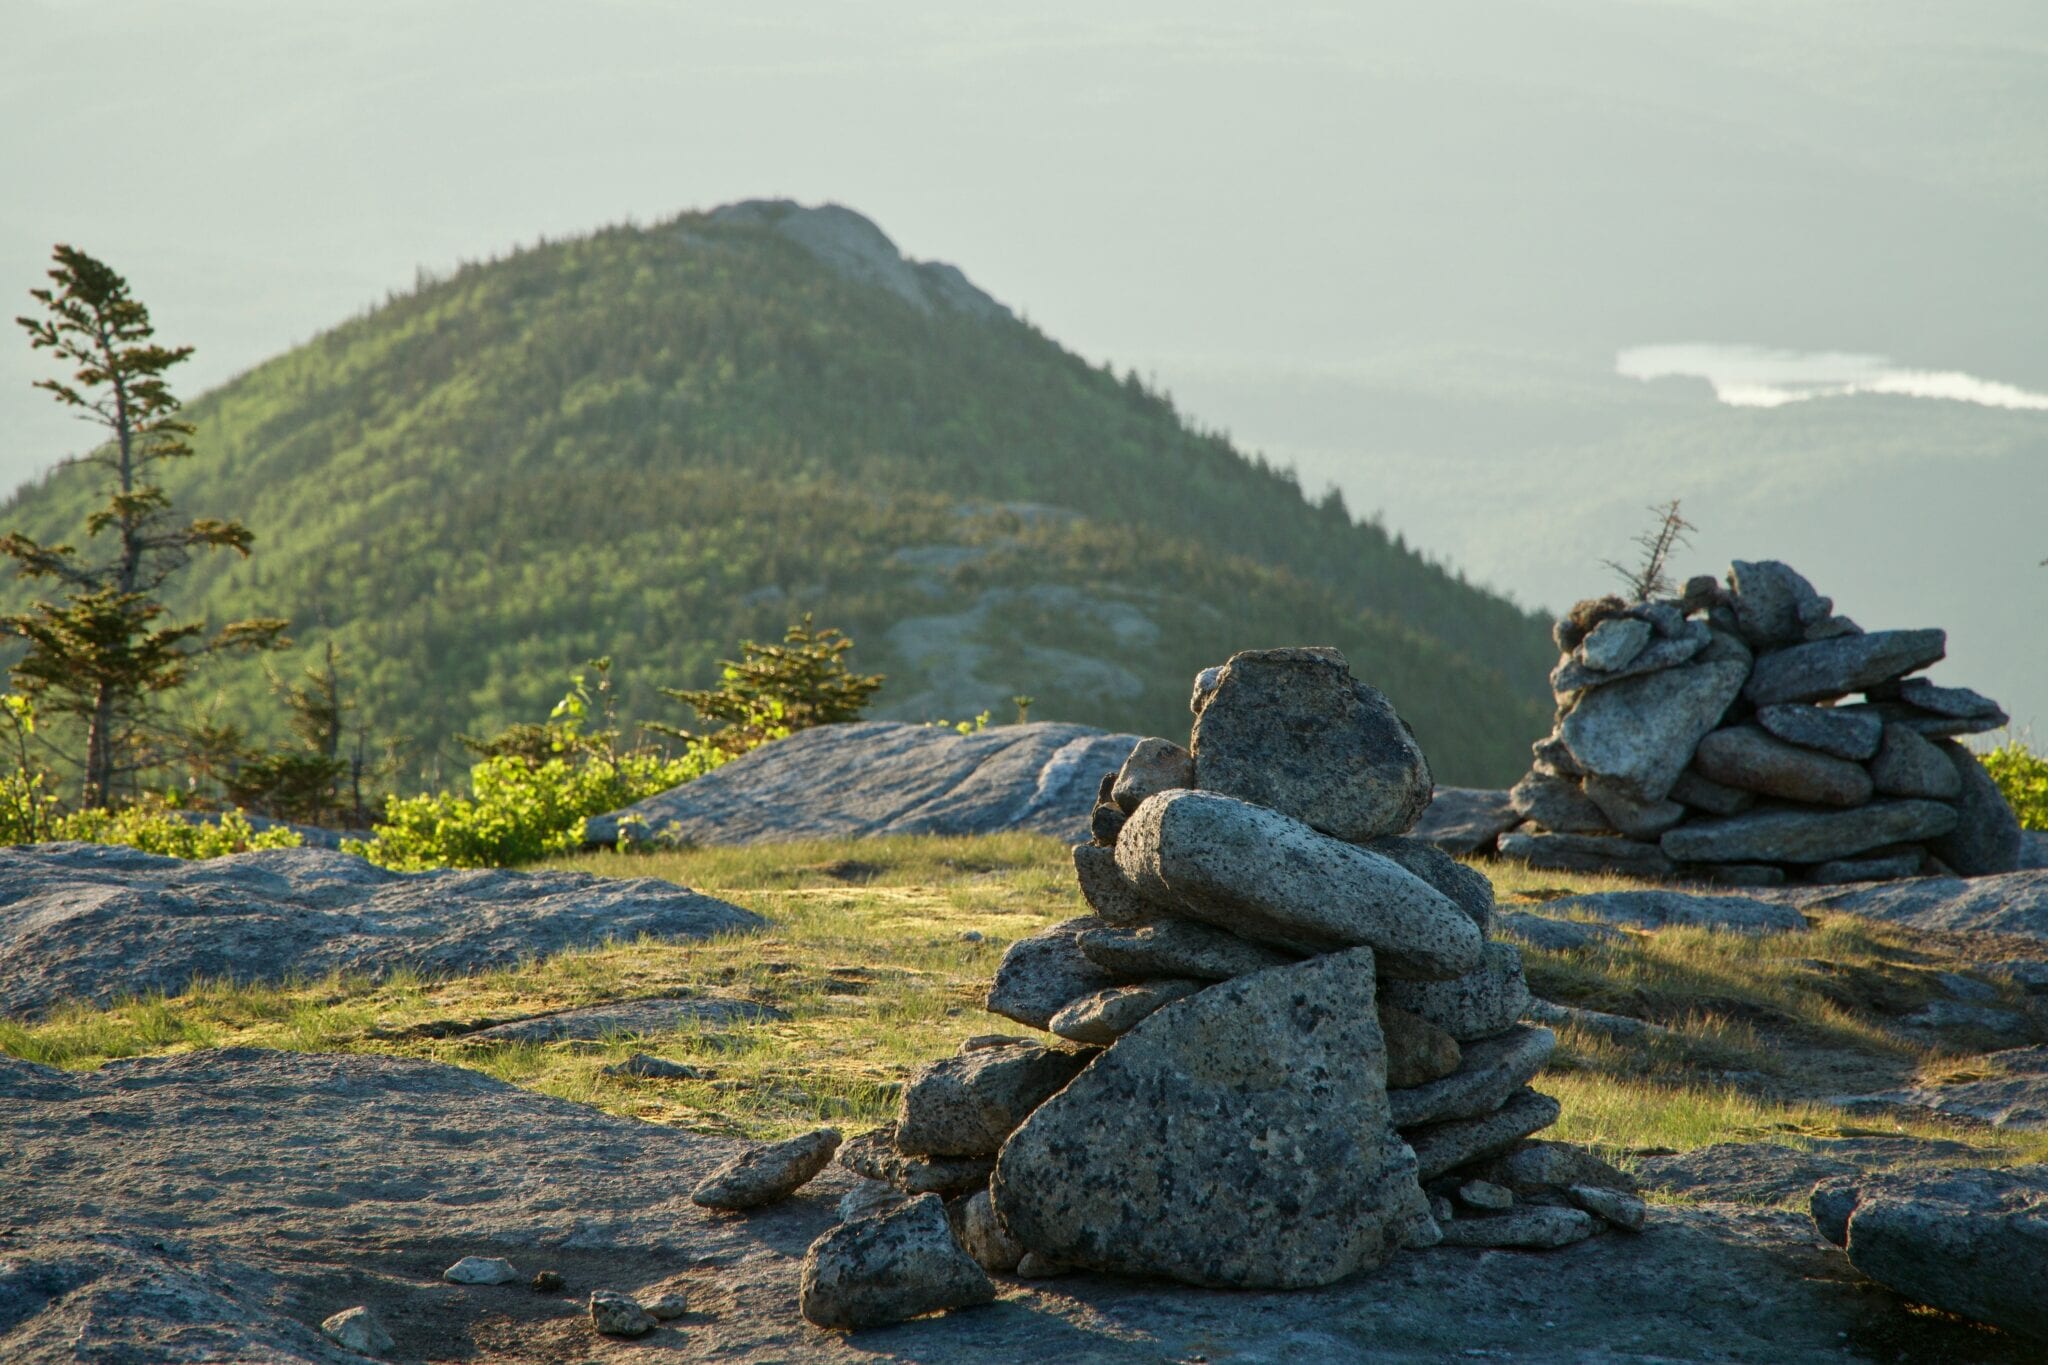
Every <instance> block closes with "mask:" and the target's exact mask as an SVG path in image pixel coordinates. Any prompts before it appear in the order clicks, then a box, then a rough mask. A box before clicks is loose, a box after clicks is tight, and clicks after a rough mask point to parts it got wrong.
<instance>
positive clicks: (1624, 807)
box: [1585, 735, 1713, 839]
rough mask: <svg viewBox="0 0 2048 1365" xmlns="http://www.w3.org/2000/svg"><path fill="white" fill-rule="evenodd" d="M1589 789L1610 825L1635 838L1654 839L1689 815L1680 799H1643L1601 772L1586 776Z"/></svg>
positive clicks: (1710, 737) (1587, 792)
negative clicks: (1679, 802)
mask: <svg viewBox="0 0 2048 1365" xmlns="http://www.w3.org/2000/svg"><path fill="white" fill-rule="evenodd" d="M1707 738H1709V739H1712V738H1713V736H1712V735H1709V736H1707ZM1585 791H1586V796H1587V797H1588V799H1590V800H1591V801H1592V803H1593V804H1594V805H1596V806H1598V807H1599V808H1600V813H1601V814H1602V815H1604V816H1605V817H1607V823H1608V825H1609V826H1610V827H1612V828H1613V829H1616V830H1618V831H1620V832H1621V833H1623V834H1626V835H1627V836H1628V837H1629V838H1631V839H1654V838H1656V837H1657V836H1658V835H1660V834H1662V833H1663V832H1664V831H1665V830H1667V829H1670V828H1671V827H1672V826H1673V825H1675V824H1677V823H1678V822H1679V821H1680V820H1683V819H1684V818H1685V807H1684V806H1681V805H1680V804H1678V802H1676V801H1673V800H1671V799H1670V798H1668V797H1666V798H1665V799H1663V800H1661V801H1644V800H1640V799H1638V798H1637V796H1636V794H1635V792H1634V790H1633V789H1632V788H1631V787H1630V786H1629V785H1628V784H1627V783H1625V782H1622V781H1619V780H1617V779H1615V778H1612V777H1603V776H1602V775H1600V774H1599V773H1594V774H1593V775H1592V776H1590V777H1588V778H1587V779H1586V786H1585Z"/></svg>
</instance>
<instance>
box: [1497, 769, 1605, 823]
mask: <svg viewBox="0 0 2048 1365" xmlns="http://www.w3.org/2000/svg"><path fill="white" fill-rule="evenodd" d="M1508 799H1509V800H1510V801H1512V802H1513V803H1514V807H1515V814H1517V815H1519V816H1521V817H1522V818H1523V819H1524V820H1533V821H1535V822H1536V823H1537V824H1539V825H1541V826H1543V828H1545V829H1547V830H1554V831H1556V832H1557V833H1559V834H1604V833H1606V832H1607V831H1608V830H1610V829H1612V828H1613V826H1612V825H1611V824H1609V823H1608V820H1607V816H1606V814H1605V812H1603V811H1602V810H1601V809H1600V807H1598V806H1596V805H1594V804H1593V798H1591V797H1590V796H1587V795H1586V793H1585V790H1584V789H1583V788H1582V787H1581V786H1580V785H1579V784H1578V783H1577V782H1575V781H1573V780H1571V779H1570V778H1564V777H1552V776H1551V775H1550V774H1548V773H1543V772H1537V771H1535V770H1533V769H1532V770H1530V772H1528V773H1527V774H1526V775H1525V776H1524V777H1523V778H1522V780H1521V781H1519V782H1517V783H1515V785H1514V786H1513V787H1512V788H1510V789H1509V791H1508Z"/></svg>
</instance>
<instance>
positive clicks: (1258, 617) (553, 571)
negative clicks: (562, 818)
mask: <svg viewBox="0 0 2048 1365" xmlns="http://www.w3.org/2000/svg"><path fill="white" fill-rule="evenodd" d="M187 415H188V416H190V417H191V418H192V419H193V420H194V422H195V423H196V424H197V427H198V435H197V437H196V442H195V444H196V446H197V449H198V452H199V457H198V458H197V459H194V460H192V461H189V462H187V463H186V464H185V465H184V466H183V467H181V468H180V469H179V470H177V471H176V474H175V478H174V479H173V481H172V483H171V487H170V490H169V491H170V493H171V494H172V496H173V497H174V498H175V500H176V503H177V505H178V507H179V508H180V509H181V510H187V509H189V511H190V512H191V513H192V514H193V515H206V516H232V517H237V518H240V519H242V520H243V521H245V522H246V523H247V524H248V525H249V526H250V527H251V528H253V529H254V530H255V532H256V533H257V545H256V551H255V555H254V557H253V558H252V559H250V560H248V561H247V562H236V563H229V562H226V561H224V560H223V561H219V562H207V563H203V564H198V565H194V566H193V568H192V569H191V571H190V572H189V573H188V575H187V576H186V577H185V578H184V580H183V581H182V583H181V591H182V593H183V595H184V600H182V601H180V602H178V603H175V604H174V605H177V606H179V607H181V608H192V609H198V610H203V611H206V612H209V613H212V614H213V615H215V616H216V617H221V618H225V617H228V616H230V615H232V614H243V615H246V614H249V612H251V611H253V610H260V611H262V612H263V613H266V614H276V615H284V616H289V617H290V618H291V619H292V620H293V622H294V630H293V634H294V636H295V637H296V638H297V639H298V640H299V641H300V643H301V644H302V645H305V646H310V647H315V648H317V647H318V646H319V645H320V644H322V643H324V642H325V641H326V640H328V639H332V640H334V641H336V642H337V643H338V644H339V645H340V646H341V647H342V649H343V651H344V657H345V659H346V661H347V665H348V667H349V668H350V669H351V670H352V672H353V673H354V675H355V677H356V679H357V686H358V690H359V701H360V704H361V705H360V710H359V712H358V714H359V715H360V717H361V719H362V720H363V721H364V722H365V723H366V724H367V725H368V726H369V728H370V730H371V731H372V733H383V734H404V735H406V736H408V737H410V738H411V739H412V740H414V741H415V742H417V743H418V744H419V745H420V746H421V748H422V749H423V750H426V751H438V752H440V753H441V754H443V755H444V756H446V757H447V758H449V759H453V758H455V757H456V756H457V755H456V750H455V749H454V747H453V745H452V744H451V742H450V741H451V740H452V737H453V736H454V735H456V734H458V733H478V732H484V731H488V730H490V729H491V728H493V727H495V726H498V725H501V724H503V723H506V722H509V721H512V720H519V719H534V718H537V717H538V716H540V715H543V714H545V712H546V710H547V708H548V706H549V704H550V703H551V702H552V701H553V700H554V698H555V697H557V696H559V695H560V693H561V690H562V688H563V685H564V682H565V679H566V675H567V674H568V672H569V671H570V670H572V669H573V668H575V667H577V666H578V665H580V663H581V662H582V661H583V660H584V659H586V658H589V657H591V656H594V655H598V654H610V655H613V656H615V657H616V659H617V660H618V674H617V676H618V679H619V682H620V701H621V704H622V710H623V713H624V714H625V716H626V717H627V718H628V719H649V718H663V719H669V720H672V721H679V722H683V723H689V721H690V719H691V718H690V717H689V716H687V715H684V714H681V713H680V711H679V708H676V707H674V706H673V705H672V704H670V703H668V702H666V701H665V700H664V699H663V698H662V697H660V696H659V694H658V693H657V692H656V690H655V689H656V688H657V686H659V685H663V684H666V685H670V686H703V685H707V684H709V683H710V682H712V681H713V680H714V679H715V676H716V672H717V667H718V661H719V660H720V659H721V658H722V657H727V656H730V655H732V654H733V653H734V652H735V648H736V644H737V641H738V640H740V639H741V638H743V637H749V638H755V639H774V638H778V637H779V636H780V635H781V632H782V629H783V627H784V626H785V625H786V624H787V622H788V621H789V620H790V619H791V618H792V617H793V616H796V615H798V614H800V613H803V612H806V611H809V612H815V613H816V615H817V618H818V620H819V621H820V622H821V623H829V624H832V625H836V626H839V627H841V628H843V629H845V630H846V631H847V632H848V633H849V634H850V635H852V636H853V637H854V638H855V639H856V640H857V641H858V642H859V648H858V650H857V651H856V655H857V663H858V665H859V666H860V667H861V668H862V669H863V670H864V671H870V672H881V673H886V674H887V675H888V679H889V680H888V684H887V686H886V687H885V688H884V689H883V691H882V692H881V694H880V695H879V697H878V699H877V705H876V707H875V714H877V715H879V716H881V717H887V718H898V719H910V720H923V719H935V718H945V719H950V720H955V721H958V720H961V719H964V718H968V717H972V716H973V715H975V714H976V713H978V712H980V711H983V710H988V711H990V712H992V713H993V714H994V716H995V718H996V719H997V720H999V721H1000V720H1003V719H1007V718H1009V717H1010V716H1011V715H1013V714H1014V712H1015V706H1014V704H1013V702H1012V698H1013V697H1016V696H1018V695H1025V694H1028V695H1029V696H1030V697H1032V698H1034V699H1035V700H1034V703H1033V705H1032V708H1031V715H1032V717H1033V718H1034V719H1048V720H1071V721H1082V722H1087V723H1091V724H1096V725H1101V726H1104V727H1107V728H1110V729H1119V730H1135V731H1139V732H1152V733H1163V734H1171V733H1175V732H1176V731H1177V730H1178V729H1180V728H1184V727H1185V726H1186V724H1187V720H1186V714H1187V711H1186V708H1187V698H1188V685H1189V679H1190V678H1191V677H1192V676H1193V674H1194V673H1195V671H1196V670H1197V669H1198V668H1200V667H1202V666H1203V665H1205V664H1208V663H1213V662H1214V661H1215V660H1217V659H1219V658H1223V657H1225V656H1227V655H1229V654H1230V653H1232V652H1233V651H1235V650H1238V649H1245V648H1253V647H1259V646H1269V645H1285V644H1301V643H1319V644H1332V645H1336V646H1338V647H1339V648H1341V649H1342V650H1344V652H1345V654H1346V655H1347V656H1348V657H1349V658H1350V659H1351V660H1352V661H1353V665H1354V667H1355V668H1356V669H1357V671H1358V672H1359V674H1360V676H1361V677H1364V678H1366V679H1368V680H1370V681H1372V682H1373V683H1375V684H1377V685H1378V686H1380V687H1381V688H1382V689H1383V690H1384V691H1386V692H1387V693H1388V695H1389V696H1390V697H1392V698H1393V700H1394V702H1395V704H1396V705H1397V706H1398V707H1399V708H1400V710H1401V712H1402V714H1403V715H1404V716H1406V717H1408V718H1409V720H1410V721H1411V722H1412V723H1413V724H1414V726H1415V728H1416V730H1417V731H1418V732H1419V734H1420V736H1421V738H1422V741H1423V744H1424V746H1425V748H1426V749H1427V751H1428V752H1429V754H1430V756H1431V759H1432V761H1433V762H1434V763H1435V764H1436V765H1437V768H1438V777H1439V779H1440V780H1443V781H1446V782H1492V783H1505V782H1507V781H1511V780H1512V779H1513V778H1514V777H1515V776H1516V775H1517V774H1519V773H1520V771H1521V770H1522V769H1523V768H1524V767H1526V766H1527V756H1528V743H1529V740H1530V739H1531V738H1532V737H1533V736H1535V735H1537V734H1539V733H1540V732H1541V731H1542V730H1543V729H1544V728H1545V720H1546V715H1547V712H1546V710H1545V707H1544V684H1543V680H1544V676H1545V669H1546V668H1547V666H1548V664H1549V661H1550V659H1549V656H1550V653H1551V650H1550V645H1549V640H1548V638H1547V634H1546V632H1545V628H1544V624H1545V623H1544V622H1542V621H1540V620H1538V619H1537V618H1535V617H1533V616H1531V615H1530V614H1528V613H1525V612H1523V611H1520V610H1518V609H1517V608H1515V607H1514V606H1512V605H1510V604H1509V603H1507V602H1505V601H1502V600H1501V599H1499V598H1496V597H1493V596H1491V595H1489V594H1487V593H1485V592H1483V591H1481V590H1480V589H1478V588H1475V587H1472V586H1471V585H1469V584H1467V583H1465V582H1464V581H1463V580H1462V579H1459V578H1457V577H1454V576H1452V575H1451V574H1449V573H1447V572H1445V571H1444V570H1443V569H1442V568H1441V567H1439V566H1437V565H1435V564H1433V563H1431V562H1430V561H1429V560H1427V559H1425V558H1424V557H1423V556H1421V555H1419V554H1417V553H1416V552H1415V551H1413V550H1411V549H1409V548H1408V547H1407V546H1405V545H1404V544H1403V543H1402V542H1401V541H1400V540H1399V539H1398V538H1396V537H1393V536H1390V535H1389V534H1388V533H1387V532H1386V531H1384V530H1383V529H1382V528H1381V527H1380V526H1378V525H1377V524H1375V523H1373V522H1369V521H1366V522H1361V521H1358V520H1356V519H1354V518H1353V517H1352V516H1351V515H1350V514H1349V513H1348V512H1347V511H1346V509H1345V507H1344V505H1343V502H1342V500H1341V499H1340V498H1338V497H1337V496H1336V495H1335V494H1334V493H1332V494H1329V495H1326V496H1324V497H1321V498H1319V499H1310V498H1307V497H1304V496H1303V493H1302V490H1301V488H1300V486H1299V484H1298V483H1297V482H1296V480H1295V478H1294V476H1293V475H1292V474H1291V473H1288V472H1285V471H1282V470H1277V469H1274V468H1272V467H1269V466H1268V465H1266V464H1265V463H1264V462H1263V461H1262V460H1258V459H1255V458H1248V457H1246V456H1245V455H1243V454H1241V453H1240V452H1239V451H1237V450H1236V449H1235V448H1233V447H1232V445H1231V444H1230V442H1229V441H1228V440H1226V439H1224V438H1223V437H1222V436H1220V435H1217V434H1214V433H1209V432H1203V431H1200V430H1198V429H1196V428H1194V427H1193V426H1191V425H1190V424H1189V423H1188V422H1187V421H1185V420H1184V419H1183V418H1182V417H1181V416H1180V415H1179V414H1178V413H1177V412H1176V411H1175V409H1174V407H1173V404H1172V402H1171V401H1170V400H1169V399H1168V398H1167V397H1165V396H1164V395H1163V394H1159V393H1156V392H1153V391H1151V390H1148V389H1147V388H1145V387H1144V386H1143V385H1142V384H1140V383H1139V382H1138V380H1137V379H1136V377H1135V376H1125V377H1119V376H1117V375H1116V374H1115V373H1113V372H1112V371H1110V370H1108V369H1106V368H1099V367H1096V366H1092V365H1090V364H1089V363H1087V362H1086V361H1084V360H1082V359H1081V358H1080V357H1078V356H1075V355H1073V354H1072V353H1071V352H1068V351H1066V350H1064V349H1062V348H1061V347H1060V346H1058V345H1057V344H1056V343H1054V342H1053V341H1051V340H1050V339H1048V338H1047V337H1045V336H1044V335H1043V334H1042V333H1040V332H1038V331H1037V330H1036V329H1034V328H1033V327H1031V326H1030V325H1029V324H1027V323H1025V322H1023V321H1021V320H1019V319H1018V318H1017V317H1015V316H1014V315H1012V314H1011V312H1010V311H1009V310H1008V309H1007V308H1005V307H1004V306H1003V305H1002V304H1000V303H998V302H997V301H996V300H994V299H992V298H990V297H989V296H988V295H987V294H985V293H984V292H982V291H981V290H979V289H977V288H976V287H975V286H974V285H973V284H972V283H970V282H969V281H968V279H967V277H966V276H965V275H963V274H962V273H961V272H960V271H958V270H956V269H954V268H953V267H952V266H948V265H941V264H937V263H932V262H914V261H909V260H906V259H904V257H903V255H902V254H901V253H900V252H899V251H898V250H897V249H896V247H895V245H894V244H893V243H892V242H891V241H890V240H889V238H888V237H887V236H886V235H885V234H884V233H883V232H882V231H881V229H880V228H878V227H876V226H875V225H874V224H873V223H871V222H869V221H868V220H867V219H866V218H863V217H862V216H861V215H859V214H857V213H855V212H853V211H852V210H850V209H846V208H842V207H839V206H836V205H825V206H822V207H818V208H805V207H802V206H799V205H796V204H793V203H789V202H786V201H773V200H753V201H748V202H745V203H740V204H732V205H728V206H726V207H724V208H720V209H715V210H713V211H711V212H708V213H690V214H684V215H682V216H681V217H679V218H677V219H674V220H672V221H669V222H665V223H661V224H657V225H654V226H652V227H645V228H641V227H616V228H609V229H605V230H602V231H599V232H597V233H594V234H592V235H590V236H588V237H583V238H578V239H575V240H570V241H561V242H549V243H544V244H541V245H538V246H535V247H532V248H530V249H526V250H522V251H519V252H517V253H515V254H513V255H511V256H509V257H507V258H504V259H500V260H494V261H490V262H485V263H479V264H470V265H465V266H463V267H462V268H461V269H459V270H457V271H456V272H455V273H454V274H453V275H451V276H449V277H448V278H445V279H440V280H436V281H432V282H428V283H424V284H423V285H421V287H419V288H418V289H417V290H416V291H414V292H413V293H411V294H408V295H405V296H403V297H396V298H393V299H391V300H390V301H388V302H387V303H386V304H384V305H383V306H381V307H378V308H376V309H374V310H372V311H370V312H368V313H366V314H364V315H363V316H361V317H358V318H355V319H353V320H351V321H349V322H347V323H344V324H343V325H341V326H339V327H337V328H335V329H334V330H333V331H330V332H328V333H326V334H325V335H323V336H320V337H318V338H316V339H314V340H312V341H310V342H308V343H306V344H305V345H303V346H300V347H297V348H295V349H294V350H292V351H290V352H287V353H286V354H284V355H281V356H279V357H277V358H276V359H274V360H271V361H269V362H267V363H265V364H263V365H261V366H259V367H257V368H256V369H254V370H251V371H249V372H248V373H246V374H244V375H242V376H240V377H239V378H237V379H235V380H233V381H232V382H230V383H228V384H226V385H224V386H222V387H221V388H219V389H217V390H214V391H213V392H211V393H208V394H206V395H204V396H203V397H201V398H199V399H198V400H196V401H194V402H193V403H192V404H191V405H190V406H189V408H188V409H187ZM92 497H93V489H92V479H91V475H90V471H88V470H85V469H81V468H78V467H75V466H65V467H60V468H59V469H57V470H55V471H53V472H52V473H51V474H50V475H48V476H47V477H45V478H44V479H43V480H42V481H41V482H40V483H38V484H35V485H32V486H29V487H26V488H24V489H22V490H21V491H20V492H18V493H17V494H16V496H15V497H14V499H13V500H12V502H11V503H10V505H9V506H8V508H7V510H6V513H5V516H4V518H0V523H4V524H5V525H7V526H10V527H20V528H21V529H23V530H26V531H29V532H30V533H32V534H36V535H39V536H53V535H73V534H75V533H76V529H77V527H78V525H79V523H80V522H81V521H82V520H83V517H84V513H85V511H86V509H87V508H88V506H90V505H91V501H92ZM10 591H11V592H12V593H13V594H15V595H19V594H20V593H21V591H22V590H21V589H20V588H19V587H15V588H13V589H11V590H10ZM223 687H224V689H225V695H224V698H223V701H224V710H225V712H226V714H228V715H232V716H235V717H237V718H238V719H242V718H246V719H247V720H248V721H249V722H250V723H252V724H255V725H257V726H258V727H259V728H260V727H261V726H263V725H264V724H265V723H266V722H265V719H264V718H266V717H269V716H272V715H273V714H274V713H275V711H276V706H275V703H274V702H272V701H270V700H269V699H268V698H267V696H266V692H265V686H264V683H263V680H262V677H261V675H260V673H259V672H258V671H256V670H254V669H249V670H246V671H244V672H242V673H239V674H227V675H223Z"/></svg>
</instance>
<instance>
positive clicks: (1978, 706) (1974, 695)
mask: <svg viewBox="0 0 2048 1365" xmlns="http://www.w3.org/2000/svg"><path fill="white" fill-rule="evenodd" d="M1898 694H1899V700H1900V701H1903V702H1907V703H1910V704H1911V705H1914V706H1917V707H1919V708H1920V709H1921V710H1922V711H1932V712H1934V714H1936V715H1938V716H1951V717H1954V718H1956V719H1958V720H1987V719H1989V718H1991V717H1993V716H1998V717H2000V718H2003V717H2004V715H2005V709H2004V708H2003V707H2001V706H2000V705H1999V704H1998V703H1997V702H1995V701H1993V700H1991V698H1989V697H1987V696H1985V695H1984V694H1983V693H1982V692H1977V691H1973V690H1971V689H1970V688H1967V687H1942V686H1939V685H1937V684H1936V683H1935V682H1934V681H1933V680H1932V679H1929V678H1907V679H1905V680H1904V681H1903V682H1901V683H1900V684H1899V686H1898Z"/></svg>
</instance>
